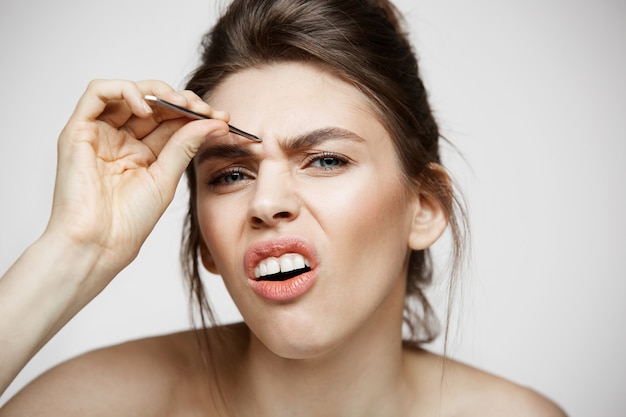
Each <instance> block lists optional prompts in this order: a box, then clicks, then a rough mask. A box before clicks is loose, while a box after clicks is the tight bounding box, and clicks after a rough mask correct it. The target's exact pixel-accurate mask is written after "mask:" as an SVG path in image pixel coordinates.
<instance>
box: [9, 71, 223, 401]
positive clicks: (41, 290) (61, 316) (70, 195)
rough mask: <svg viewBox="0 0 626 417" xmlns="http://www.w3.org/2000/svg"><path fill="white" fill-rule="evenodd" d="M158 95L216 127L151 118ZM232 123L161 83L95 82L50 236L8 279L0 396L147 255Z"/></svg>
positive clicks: (71, 125)
mask: <svg viewBox="0 0 626 417" xmlns="http://www.w3.org/2000/svg"><path fill="white" fill-rule="evenodd" d="M148 94H150V95H155V96H157V97H161V98H163V99H165V100H168V101H171V102H173V103H175V104H178V105H181V106H184V107H187V108H189V109H191V110H194V111H196V112H198V113H202V114H206V115H209V116H211V117H213V118H214V119H212V120H198V121H190V120H189V119H185V118H181V117H180V116H178V115H176V114H174V113H170V112H167V111H163V110H156V109H155V110H153V109H151V108H150V107H149V106H148V105H147V104H146V102H145V101H144V99H143V97H144V96H145V95H148ZM227 120H228V115H227V114H226V113H223V112H215V111H212V110H211V108H210V107H209V106H208V105H207V104H206V103H204V102H203V101H202V100H201V99H200V98H199V97H197V96H196V95H195V94H193V93H191V92H180V93H177V92H175V91H174V90H173V89H172V88H171V87H169V86H168V85H167V84H165V83H163V82H159V81H143V82H139V83H134V82H130V81H94V82H92V83H91V84H90V85H89V87H88V88H87V91H86V92H85V94H84V95H83V96H82V98H81V99H80V101H79V102H78V105H77V106H76V110H75V111H74V114H73V115H72V116H71V118H70V120H69V122H68V123H67V125H66V127H65V128H64V129H63V132H62V133H61V136H60V138H59V146H58V154H59V157H58V168H57V178H56V185H55V192H54V201H53V206H52V214H51V217H50V221H49V223H48V227H47V228H46V231H45V232H44V234H43V235H42V236H41V238H40V239H38V240H37V241H36V242H35V243H34V244H33V245H31V246H30V247H29V248H28V249H27V250H26V251H25V252H24V253H23V254H22V256H21V257H20V258H19V259H18V260H17V261H16V262H15V263H14V264H13V266H11V268H9V270H8V271H7V272H6V273H5V274H4V276H3V277H2V278H1V279H0V317H2V320H0V352H2V363H3V366H2V367H0V394H1V393H2V392H3V391H4V389H5V388H6V387H7V386H8V385H9V383H10V382H11V381H12V380H13V378H15V376H16V375H17V373H18V372H19V371H20V370H21V369H22V367H24V365H25V364H26V363H27V362H28V361H29V360H30V358H31V357H32V356H33V355H34V354H35V353H36V352H37V351H38V350H39V349H40V348H41V347H42V346H43V345H44V344H45V343H46V342H47V341H48V340H49V339H50V338H51V337H52V336H53V335H54V334H55V333H56V332H58V331H59V330H60V329H61V328H62V327H63V326H64V325H65V323H67V322H68V321H69V320H70V319H71V318H72V317H73V316H74V315H75V314H76V313H77V312H78V311H79V310H80V309H81V308H83V307H84V306H85V305H86V304H87V303H89V301H91V299H92V298H93V297H95V296H96V295H97V294H98V293H99V292H100V291H101V290H102V289H103V288H104V287H105V286H106V285H107V284H108V283H109V282H110V281H111V280H112V279H113V277H115V275H116V274H117V273H118V272H119V271H120V270H121V269H122V268H124V267H125V266H126V265H127V264H128V263H130V261H132V259H134V257H135V256H136V254H137V253H138V251H139V248H140V247H141V245H142V243H143V242H144V240H145V239H146V237H147V236H148V234H149V233H150V231H151V230H152V228H153V227H154V225H155V224H156V222H157V220H158V219H159V217H160V216H161V215H162V214H163V212H164V211H165V209H166V208H167V206H168V204H169V203H170V202H171V200H172V198H173V197H174V192H175V190H176V186H177V184H178V182H179V180H180V178H181V176H182V173H183V172H184V170H185V168H186V167H187V165H188V164H189V162H190V161H191V159H192V158H193V156H194V155H195V154H196V152H197V151H198V149H199V148H200V146H201V145H202V143H203V142H204V141H205V140H206V139H207V138H212V137H217V136H221V135H224V134H226V133H227V132H228V126H227V125H226V123H225V121H227Z"/></svg>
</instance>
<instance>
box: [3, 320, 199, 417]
mask: <svg viewBox="0 0 626 417" xmlns="http://www.w3.org/2000/svg"><path fill="white" fill-rule="evenodd" d="M198 351H199V350H198V344H197V343H196V338H195V335H194V332H184V333H177V334H171V335H166V336H158V337H151V338H146V339H141V340H136V341H131V342H127V343H123V344H120V345H116V346H111V347H107V348H103V349H99V350H95V351H92V352H89V353H86V354H84V355H81V356H79V357H77V358H74V359H71V360H69V361H67V362H65V363H62V364H60V365H58V366H56V367H55V368H53V369H51V370H49V371H48V372H46V373H44V374H43V375H41V376H40V377H39V378H37V379H36V380H34V381H33V382H32V383H30V384H29V385H28V386H27V387H25V388H24V389H23V390H22V391H21V392H20V393H18V394H17V395H16V396H15V397H14V398H13V399H11V400H10V401H9V402H8V403H7V404H6V405H5V407H4V408H3V409H2V410H0V416H2V417H5V416H6V417H8V416H18V415H19V416H23V415H28V416H43V415H45V416H56V415H62V416H75V415H76V416H78V415H81V416H82V415H90V416H120V417H122V416H137V415H142V416H151V415H164V414H167V415H175V414H178V413H179V412H180V411H183V410H176V412H175V413H174V412H172V413H168V412H167V411H166V410H172V411H174V409H176V408H177V407H180V405H181V404H190V403H191V404H193V403H194V401H193V398H184V397H185V396H188V397H191V396H193V395H194V389H183V388H185V387H198V386H199V385H198V382H199V381H201V375H202V371H201V370H200V368H201V364H200V362H199V360H198V356H199V355H198V354H197V352H198ZM200 385H201V384H200ZM195 389H197V388H195ZM183 414H184V415H193V413H191V412H186V411H185V412H184V413H183Z"/></svg>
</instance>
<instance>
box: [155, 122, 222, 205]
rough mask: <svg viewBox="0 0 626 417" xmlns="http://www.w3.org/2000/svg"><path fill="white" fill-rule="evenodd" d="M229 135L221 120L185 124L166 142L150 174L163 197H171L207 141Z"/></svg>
mask: <svg viewBox="0 0 626 417" xmlns="http://www.w3.org/2000/svg"><path fill="white" fill-rule="evenodd" d="M227 134H228V125H227V124H226V123H225V122H224V121H221V120H215V119H209V120H196V121H193V122H189V123H187V124H186V125H185V126H183V127H182V128H180V129H179V130H178V131H177V132H176V133H175V134H174V135H172V137H171V138H170V139H169V140H167V141H166V143H165V144H164V145H163V147H162V151H161V152H160V153H158V158H157V160H156V162H154V163H153V164H152V165H150V168H149V171H150V173H151V174H152V176H153V177H154V178H155V180H156V183H157V184H159V186H160V187H162V189H161V192H162V194H163V195H168V196H171V197H170V198H172V197H173V195H174V191H175V190H176V187H177V185H178V182H179V180H180V178H181V176H182V175H183V172H184V171H185V169H186V168H187V166H188V165H189V163H190V162H191V159H192V158H193V157H194V156H195V155H196V153H197V152H198V149H200V146H202V144H203V143H204V142H205V141H206V140H207V139H214V138H217V137H220V136H224V135H227Z"/></svg>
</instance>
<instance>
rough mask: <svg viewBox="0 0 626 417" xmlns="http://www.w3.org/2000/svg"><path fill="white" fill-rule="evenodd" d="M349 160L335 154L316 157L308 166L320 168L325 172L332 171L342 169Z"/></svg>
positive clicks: (310, 160) (310, 159)
mask: <svg viewBox="0 0 626 417" xmlns="http://www.w3.org/2000/svg"><path fill="white" fill-rule="evenodd" d="M347 162H348V161H347V159H346V158H344V157H341V156H339V155H335V154H322V155H315V156H313V157H311V158H309V161H308V165H309V166H312V167H319V168H322V169H325V170H332V169H337V168H340V167H342V166H343V165H345V164H346V163H347Z"/></svg>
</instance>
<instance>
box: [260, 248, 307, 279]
mask: <svg viewBox="0 0 626 417" xmlns="http://www.w3.org/2000/svg"><path fill="white" fill-rule="evenodd" d="M308 266H309V261H307V260H306V259H305V258H304V256H302V255H300V254H297V253H287V254H285V255H282V256H281V257H280V258H274V257H271V258H267V259H264V260H262V261H261V262H259V264H258V265H257V266H256V268H254V276H255V278H260V277H263V276H266V275H274V274H278V273H281V272H289V271H294V270H296V269H303V268H306V267H308Z"/></svg>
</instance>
